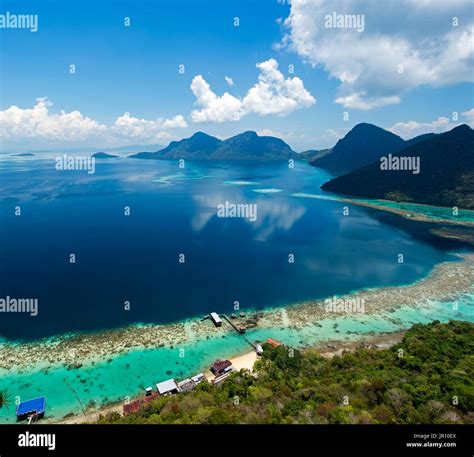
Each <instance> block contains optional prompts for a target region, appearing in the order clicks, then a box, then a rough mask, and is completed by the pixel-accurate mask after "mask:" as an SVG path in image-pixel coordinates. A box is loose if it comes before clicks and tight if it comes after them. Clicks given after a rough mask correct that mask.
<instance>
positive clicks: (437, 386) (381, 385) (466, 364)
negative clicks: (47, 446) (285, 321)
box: [100, 321, 474, 424]
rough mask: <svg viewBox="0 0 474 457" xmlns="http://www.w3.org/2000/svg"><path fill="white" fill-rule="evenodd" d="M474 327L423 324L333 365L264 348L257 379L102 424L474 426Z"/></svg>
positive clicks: (309, 354) (203, 388)
mask: <svg viewBox="0 0 474 457" xmlns="http://www.w3.org/2000/svg"><path fill="white" fill-rule="evenodd" d="M473 380H474V324H471V323H467V322H450V323H448V324H441V323H439V322H437V321H436V322H433V323H432V324H428V325H420V324H418V325H415V326H414V327H413V328H412V329H410V330H409V331H408V332H407V333H406V334H405V336H404V338H403V340H402V341H401V342H400V343H399V344H397V345H395V346H393V347H391V348H390V349H384V350H377V349H358V350H356V351H355V352H345V353H343V354H342V355H341V356H335V357H333V358H332V359H325V358H323V357H321V356H319V355H318V354H317V353H316V352H315V351H314V350H308V351H305V352H300V351H297V350H292V349H290V348H288V347H284V346H280V347H278V348H272V347H270V346H268V345H266V346H265V347H264V355H263V357H262V359H261V360H259V361H258V362H257V363H256V364H255V375H252V374H250V373H249V372H246V371H243V370H242V371H241V372H239V373H234V374H233V375H232V376H231V377H230V378H229V379H228V380H226V381H225V382H223V383H222V385H220V386H218V387H217V386H212V385H210V384H207V383H201V384H200V385H199V386H198V388H197V389H196V390H194V391H192V392H189V393H186V394H180V395H175V396H171V397H163V398H159V399H157V400H156V401H154V402H151V403H150V404H148V405H146V406H144V407H143V408H142V409H141V410H140V411H139V412H138V413H136V414H132V415H130V416H126V417H121V416H119V415H118V414H117V413H115V414H112V415H109V416H108V417H105V418H101V419H100V422H101V423H152V424H169V423H172V424H188V423H191V424H203V423H204V424H222V423H232V424H234V423H252V424H259V423H270V424H281V423H286V424H288V423H301V424H303V423H304V424H315V423H319V424H321V423H322V424H327V423H333V424H352V423H357V424H377V423H384V424H386V423H387V424H389V423H396V424H414V423H416V424H418V423H473V422H474V381H473Z"/></svg>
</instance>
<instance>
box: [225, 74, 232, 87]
mask: <svg viewBox="0 0 474 457" xmlns="http://www.w3.org/2000/svg"><path fill="white" fill-rule="evenodd" d="M224 79H225V82H226V83H227V84H228V85H229V86H231V87H232V86H233V85H234V80H233V79H232V78H231V77H230V76H224Z"/></svg>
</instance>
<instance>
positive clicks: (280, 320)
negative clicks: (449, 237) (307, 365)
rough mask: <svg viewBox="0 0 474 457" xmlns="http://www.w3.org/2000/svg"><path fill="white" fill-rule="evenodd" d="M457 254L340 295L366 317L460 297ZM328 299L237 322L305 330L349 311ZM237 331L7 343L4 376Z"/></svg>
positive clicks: (143, 329) (130, 330)
mask: <svg viewBox="0 0 474 457" xmlns="http://www.w3.org/2000/svg"><path fill="white" fill-rule="evenodd" d="M457 256H458V257H459V258H460V261H456V262H449V261H448V262H442V263H440V264H438V265H436V266H435V267H434V269H433V270H432V271H431V273H430V274H429V275H428V276H426V277H424V278H421V279H419V280H418V281H416V282H414V283H411V284H409V285H402V286H388V287H382V288H370V289H364V290H360V291H356V292H352V293H349V294H345V295H341V296H337V298H338V299H342V300H346V301H349V300H354V299H357V300H363V302H364V308H365V310H364V313H363V314H361V316H370V315H374V314H379V313H382V312H387V311H391V310H395V309H398V308H400V307H402V306H404V305H408V306H412V307H416V306H419V305H422V304H424V303H426V302H429V301H430V300H452V299H455V298H456V297H457V296H461V295H463V294H465V293H468V292H469V291H470V290H471V289H472V287H473V285H474V253H469V254H457ZM420 297H421V298H420ZM328 298H333V297H328ZM324 301H325V299H317V300H308V301H305V302H300V303H295V304H292V305H287V306H282V307H276V308H266V309H263V310H260V311H247V312H246V313H245V314H244V317H237V318H236V319H235V320H233V322H234V323H235V324H236V325H245V326H246V327H247V328H248V331H250V332H252V331H253V330H255V329H268V328H286V327H289V328H302V327H304V326H305V325H308V323H311V322H314V321H315V320H318V321H319V320H324V319H328V318H329V319H331V318H336V317H343V316H344V315H345V314H346V315H347V313H344V312H343V311H342V312H334V311H333V312H328V311H327V310H326V309H325V304H324ZM349 315H352V316H354V314H349ZM233 332H234V330H233V329H232V328H231V327H230V325H228V324H227V323H224V326H223V327H221V328H219V329H216V328H215V327H214V325H212V323H211V322H210V321H209V320H206V321H202V320H201V319H200V318H194V319H189V320H186V321H180V322H176V323H172V324H164V325H156V324H147V325H131V326H128V327H122V328H118V329H112V330H106V331H102V332H94V333H78V334H74V335H70V334H69V335H66V336H59V337H54V338H49V339H45V340H39V341H34V342H26V343H9V342H6V343H5V342H3V343H0V374H3V375H8V374H11V373H20V374H21V373H23V372H25V371H28V372H31V371H34V370H36V371H41V370H53V369H55V368H59V367H63V368H66V369H68V370H73V369H79V368H82V367H83V366H89V367H91V366H94V365H95V364H98V363H99V364H100V363H103V362H106V361H111V360H112V359H114V358H116V357H119V356H121V355H123V354H127V353H130V352H134V351H144V350H157V349H159V348H169V349H173V348H180V347H186V346H189V345H192V344H194V343H196V342H199V341H202V340H205V339H209V338H214V337H216V335H217V336H222V337H224V336H225V335H230V334H232V333H233ZM12 367H13V368H12Z"/></svg>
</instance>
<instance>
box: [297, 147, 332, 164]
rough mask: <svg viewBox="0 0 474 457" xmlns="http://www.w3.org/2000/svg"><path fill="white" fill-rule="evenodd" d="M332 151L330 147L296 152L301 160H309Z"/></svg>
mask: <svg viewBox="0 0 474 457" xmlns="http://www.w3.org/2000/svg"><path fill="white" fill-rule="evenodd" d="M331 152H332V149H321V150H319V151H318V150H317V149H308V150H307V151H302V152H299V153H298V158H300V159H302V160H309V161H310V162H311V161H313V160H315V159H318V158H320V157H324V156H325V155H328V154H330V153H331Z"/></svg>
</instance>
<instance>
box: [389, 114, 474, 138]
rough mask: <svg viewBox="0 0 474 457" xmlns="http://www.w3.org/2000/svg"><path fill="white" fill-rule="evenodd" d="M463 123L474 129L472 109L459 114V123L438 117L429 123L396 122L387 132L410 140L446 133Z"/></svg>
mask: <svg viewBox="0 0 474 457" xmlns="http://www.w3.org/2000/svg"><path fill="white" fill-rule="evenodd" d="M463 122H466V123H468V124H469V125H470V126H471V127H474V108H472V109H470V110H469V111H465V112H464V113H461V120H460V121H459V122H453V121H450V120H449V119H448V118H447V117H438V119H435V120H434V121H431V122H416V121H408V122H397V123H396V124H394V125H392V127H390V128H388V129H387V130H390V131H391V132H393V133H395V134H396V135H399V136H401V137H402V138H404V139H410V138H413V137H415V136H418V135H422V134H424V133H443V132H447V131H448V130H451V129H453V128H454V127H456V126H457V125H460V124H461V123H463Z"/></svg>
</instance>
